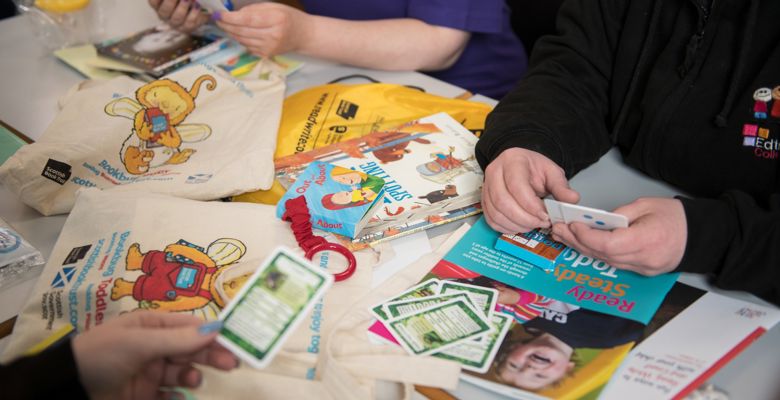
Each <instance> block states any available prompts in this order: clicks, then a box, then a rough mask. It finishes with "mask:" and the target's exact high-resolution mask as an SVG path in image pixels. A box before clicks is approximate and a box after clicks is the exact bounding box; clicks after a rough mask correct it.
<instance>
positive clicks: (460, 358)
mask: <svg viewBox="0 0 780 400" xmlns="http://www.w3.org/2000/svg"><path fill="white" fill-rule="evenodd" d="M490 323H491V325H493V332H491V333H489V334H487V335H485V338H486V339H484V340H482V341H480V342H475V341H468V340H467V341H464V342H463V343H459V344H457V345H455V346H452V347H450V348H448V349H445V350H442V351H440V352H437V353H433V354H432V355H433V356H434V357H439V358H444V359H447V360H452V361H457V362H459V363H460V365H461V366H462V367H463V369H467V370H469V371H474V372H477V373H480V374H483V373H485V372H487V371H488V369H490V364H492V363H493V359H494V358H495V357H496V353H497V352H498V348H499V347H501V343H502V342H503V341H504V337H505V336H506V333H507V332H508V331H509V327H510V326H511V325H512V318H510V317H507V316H506V315H503V314H501V313H495V314H494V315H493V319H492V320H491V321H490Z"/></svg>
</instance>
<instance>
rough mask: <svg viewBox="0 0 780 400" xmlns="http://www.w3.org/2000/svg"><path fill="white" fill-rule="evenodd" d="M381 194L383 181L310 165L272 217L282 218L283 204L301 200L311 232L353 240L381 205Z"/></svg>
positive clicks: (365, 175)
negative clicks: (308, 215)
mask: <svg viewBox="0 0 780 400" xmlns="http://www.w3.org/2000/svg"><path fill="white" fill-rule="evenodd" d="M384 193H385V180H384V179H382V178H380V177H378V176H374V175H369V174H366V173H365V172H362V171H356V170H352V169H348V168H343V167H339V166H336V165H333V164H329V163H323V162H313V163H311V164H309V166H308V167H307V168H306V169H305V170H304V171H303V172H302V173H301V174H300V175H299V176H298V179H297V180H296V181H295V183H293V185H292V186H290V188H289V189H288V190H287V192H286V193H285V194H284V196H283V197H282V199H281V200H279V203H278V204H277V206H276V216H277V217H279V218H281V217H282V215H284V212H285V211H286V205H285V202H286V201H287V200H289V199H292V198H295V197H298V196H303V197H304V198H306V203H307V205H308V207H309V214H310V215H311V223H312V225H313V226H314V227H315V228H317V229H321V230H324V231H328V232H333V233H337V234H339V235H343V236H347V237H350V238H354V237H355V236H356V235H357V233H358V232H360V231H361V230H362V229H363V226H365V224H366V223H367V222H368V221H369V219H370V218H371V216H373V215H374V212H376V208H377V207H378V206H380V205H381V204H382V198H383V196H384Z"/></svg>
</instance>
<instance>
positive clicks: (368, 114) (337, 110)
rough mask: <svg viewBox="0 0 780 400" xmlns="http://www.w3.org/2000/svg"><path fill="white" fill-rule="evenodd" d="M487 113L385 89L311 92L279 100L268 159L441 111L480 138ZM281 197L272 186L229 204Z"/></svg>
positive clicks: (344, 87)
mask: <svg viewBox="0 0 780 400" xmlns="http://www.w3.org/2000/svg"><path fill="white" fill-rule="evenodd" d="M491 110H492V107H491V106H489V105H487V104H483V103H477V102H474V101H468V100H462V99H450V98H446V97H441V96H437V95H433V94H430V93H425V92H423V91H420V90H419V89H414V88H410V87H407V86H402V85H396V84H389V83H366V84H341V83H332V84H327V85H320V86H315V87H312V88H309V89H306V90H303V91H301V92H298V93H296V94H294V95H292V96H290V97H288V98H287V99H285V101H284V106H283V108H282V120H281V123H280V125H279V133H278V136H277V145H276V153H275V154H274V158H279V157H283V156H287V155H290V154H295V153H300V152H304V151H308V150H312V149H315V148H318V147H322V146H325V145H329V144H332V143H337V142H340V141H343V140H347V139H353V138H356V137H360V136H363V135H366V134H368V133H371V132H374V131H377V130H383V129H387V128H391V127H395V126H398V125H401V124H403V123H405V122H408V121H410V120H413V119H417V118H422V117H425V116H428V115H431V114H435V113H437V112H441V111H444V112H446V113H448V114H450V115H451V116H452V117H453V118H455V120H456V121H458V122H460V123H461V124H462V125H463V126H465V127H466V129H468V130H470V131H472V132H474V134H475V135H477V136H480V135H481V134H482V131H483V130H484V129H485V118H486V117H487V114H488V113H489V112H490V111H491ZM283 194H284V188H283V187H282V186H281V185H279V184H278V183H274V186H273V187H272V188H271V189H269V190H262V191H256V192H250V193H245V194H242V195H238V196H234V197H233V198H232V200H233V201H244V202H252V203H264V204H276V202H277V201H279V198H281V197H282V195H283Z"/></svg>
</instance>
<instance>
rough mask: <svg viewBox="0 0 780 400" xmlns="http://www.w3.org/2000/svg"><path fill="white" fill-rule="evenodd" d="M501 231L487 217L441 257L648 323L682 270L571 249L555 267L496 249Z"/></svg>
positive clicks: (519, 285) (474, 270)
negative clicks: (656, 270) (627, 266)
mask: <svg viewBox="0 0 780 400" xmlns="http://www.w3.org/2000/svg"><path fill="white" fill-rule="evenodd" d="M499 236H501V234H500V233H498V232H496V231H494V230H493V229H492V228H490V226H488V224H487V222H485V219H484V218H480V219H479V220H478V221H477V222H476V223H475V224H474V226H472V227H471V229H469V231H468V232H466V234H465V235H464V236H463V238H461V240H460V241H458V243H457V244H456V245H455V246H454V247H453V248H452V250H450V252H448V253H447V254H446V255H445V256H444V258H442V260H441V261H440V263H441V264H444V265H447V266H449V267H451V268H459V269H464V270H468V271H471V272H472V273H475V274H479V275H484V276H486V277H489V278H491V279H494V280H497V281H500V282H503V283H504V284H506V285H509V286H513V287H517V288H520V289H523V290H527V291H530V292H533V293H537V294H539V295H542V296H546V297H551V298H553V299H556V300H560V301H563V302H567V303H571V304H574V305H577V306H579V307H582V308H586V309H590V310H593V311H599V312H603V313H605V314H610V315H615V316H618V317H623V318H628V319H633V320H635V321H639V322H642V323H647V322H648V321H649V320H650V318H652V316H653V314H654V313H655V311H656V310H657V309H658V306H659V305H660V304H661V301H662V300H663V298H664V296H665V295H666V292H667V291H669V289H670V288H671V287H672V285H673V284H674V282H675V281H677V276H678V275H679V274H675V273H673V274H663V275H658V276H654V277H647V276H643V275H639V274H636V273H634V272H631V271H623V270H619V269H617V268H615V267H613V266H611V265H609V264H607V263H606V262H604V261H602V260H597V259H593V258H591V257H587V256H585V255H582V254H579V253H578V252H577V251H576V250H574V249H571V248H569V249H567V250H566V251H565V252H564V253H563V255H562V257H561V258H560V259H559V260H558V262H557V264H556V265H555V267H554V268H553V269H552V270H550V271H544V270H542V269H541V268H536V267H535V266H533V265H532V264H531V263H529V262H527V261H524V260H522V259H519V258H516V257H513V256H511V255H509V254H507V253H505V252H502V251H499V250H496V249H495V248H494V245H495V243H496V240H497V239H498V237H499Z"/></svg>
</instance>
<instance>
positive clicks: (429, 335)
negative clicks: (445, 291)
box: [386, 299, 492, 355]
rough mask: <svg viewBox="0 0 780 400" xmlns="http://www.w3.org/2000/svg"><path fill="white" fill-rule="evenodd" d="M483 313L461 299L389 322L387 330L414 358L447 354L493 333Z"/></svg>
mask: <svg viewBox="0 0 780 400" xmlns="http://www.w3.org/2000/svg"><path fill="white" fill-rule="evenodd" d="M481 314H482V313H481V312H479V311H477V310H475V309H474V308H473V307H471V306H470V305H469V304H468V302H466V301H465V300H462V299H457V300H450V301H448V302H446V303H442V304H437V305H434V306H432V307H430V308H427V309H424V310H422V311H419V312H417V313H414V314H409V315H406V316H403V317H399V318H396V319H393V320H390V321H388V322H387V324H386V325H387V329H388V330H389V331H390V333H391V334H392V335H393V337H395V339H396V340H397V341H398V342H399V343H400V344H401V346H402V347H403V348H404V349H405V350H406V351H408V352H409V353H410V354H413V355H426V354H430V353H433V352H436V351H441V350H444V349H446V348H448V347H451V346H454V345H456V344H458V343H461V342H463V341H465V340H468V339H471V338H475V337H478V336H481V335H483V334H485V333H487V332H490V331H491V329H492V328H491V326H490V323H489V322H488V321H486V320H485V319H484V318H483V317H482V315H481Z"/></svg>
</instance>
